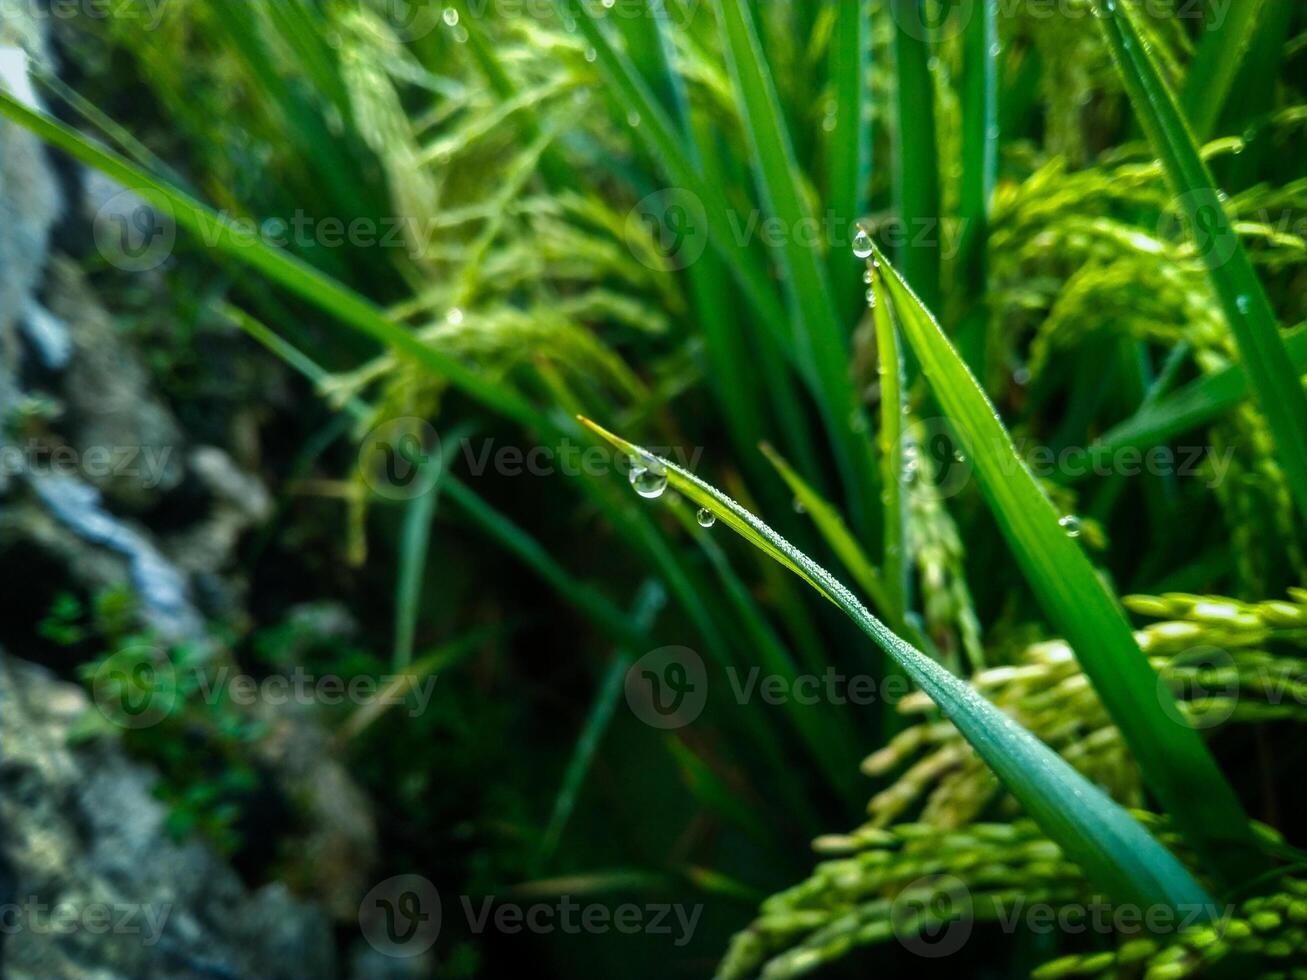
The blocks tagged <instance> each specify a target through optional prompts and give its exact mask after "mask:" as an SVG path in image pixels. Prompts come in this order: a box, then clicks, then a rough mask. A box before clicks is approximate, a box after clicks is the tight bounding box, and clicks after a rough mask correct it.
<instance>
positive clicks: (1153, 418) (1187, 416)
mask: <svg viewBox="0 0 1307 980" xmlns="http://www.w3.org/2000/svg"><path fill="white" fill-rule="evenodd" d="M1284 346H1285V349H1286V350H1287V351H1288V352H1289V361H1290V363H1292V364H1293V369H1294V370H1295V371H1297V372H1298V373H1300V374H1301V373H1304V372H1307V323H1304V324H1299V325H1298V326H1297V327H1294V328H1293V329H1292V330H1290V331H1288V332H1287V333H1286V334H1285V335H1284ZM1251 394H1252V391H1251V389H1250V387H1249V382H1248V374H1247V372H1246V371H1245V370H1244V369H1243V366H1242V365H1240V364H1231V365H1230V366H1229V367H1227V368H1225V369H1223V370H1221V371H1218V372H1216V373H1215V374H1209V375H1206V376H1204V377H1202V378H1199V379H1198V380H1196V381H1191V382H1190V383H1189V384H1188V385H1186V386H1185V387H1183V388H1181V389H1180V390H1179V391H1176V392H1174V393H1173V394H1171V395H1169V396H1168V397H1166V398H1163V399H1160V400H1158V401H1156V402H1152V403H1150V404H1147V405H1145V406H1144V407H1143V408H1141V409H1140V411H1138V412H1136V413H1135V414H1134V415H1133V416H1131V417H1130V418H1128V419H1126V420H1125V421H1124V422H1122V423H1121V424H1120V425H1118V426H1116V427H1115V428H1112V429H1110V430H1109V431H1107V432H1106V433H1104V434H1103V435H1102V436H1101V437H1100V438H1099V439H1098V440H1097V441H1096V442H1095V443H1094V445H1093V446H1092V447H1091V451H1092V452H1115V451H1116V450H1119V449H1122V448H1125V447H1127V446H1137V447H1138V448H1140V449H1149V448H1151V447H1153V446H1156V445H1158V444H1159V443H1163V442H1166V441H1167V440H1168V439H1171V438H1172V437H1174V436H1178V435H1182V434H1183V433H1185V432H1188V431H1190V430H1192V429H1196V428H1198V427H1199V426H1201V425H1205V424H1206V423H1208V422H1212V421H1215V420H1216V419H1218V418H1220V417H1221V416H1222V415H1224V414H1225V413H1226V412H1228V411H1230V409H1232V408H1234V407H1235V406H1236V405H1238V404H1240V403H1241V402H1243V401H1244V400H1245V399H1247V398H1248V397H1249V396H1250V395H1251Z"/></svg>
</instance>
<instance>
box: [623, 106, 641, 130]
mask: <svg viewBox="0 0 1307 980" xmlns="http://www.w3.org/2000/svg"><path fill="white" fill-rule="evenodd" d="M626 124H627V125H628V126H630V127H631V128H632V129H636V128H637V127H639V125H640V113H638V112H636V111H635V110H634V109H632V110H631V111H630V112H628V113H627V114H626Z"/></svg>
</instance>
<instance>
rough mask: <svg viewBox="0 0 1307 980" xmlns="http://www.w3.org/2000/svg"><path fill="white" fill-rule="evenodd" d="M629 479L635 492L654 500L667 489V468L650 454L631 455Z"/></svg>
mask: <svg viewBox="0 0 1307 980" xmlns="http://www.w3.org/2000/svg"><path fill="white" fill-rule="evenodd" d="M630 480H631V486H632V487H634V488H635V492H636V493H638V494H639V495H640V496H641V497H645V498H646V499H649V500H654V499H655V498H657V497H661V496H662V495H663V491H664V490H666V489H667V468H666V467H665V466H663V464H662V463H660V462H658V460H656V459H654V458H653V457H652V456H632V457H631V474H630Z"/></svg>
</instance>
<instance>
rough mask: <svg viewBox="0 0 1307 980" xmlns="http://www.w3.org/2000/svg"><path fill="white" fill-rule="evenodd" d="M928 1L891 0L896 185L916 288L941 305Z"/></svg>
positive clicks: (907, 266)
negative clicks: (894, 82)
mask: <svg viewBox="0 0 1307 980" xmlns="http://www.w3.org/2000/svg"><path fill="white" fill-rule="evenodd" d="M926 7H927V5H926V4H924V3H922V2H921V0H890V3H889V11H890V15H891V17H892V19H893V21H894V72H895V80H896V83H897V84H896V85H895V95H896V101H895V110H896V117H897V118H896V124H895V127H894V140H895V142H894V146H895V172H894V191H895V197H896V200H897V203H898V209H899V219H900V220H901V221H902V222H903V229H902V230H903V247H902V249H900V251H899V261H900V262H902V263H903V271H904V273H905V274H906V275H907V277H908V281H909V282H911V283H912V286H913V288H914V289H916V290H917V292H918V293H920V294H921V296H922V297H923V298H924V299H925V301H926V302H927V303H929V304H930V305H931V307H932V308H934V309H938V308H939V298H940V291H939V289H940V285H939V283H940V269H939V244H938V243H939V237H940V233H941V228H940V225H939V222H940V221H941V219H942V214H941V204H940V186H939V145H938V143H937V139H936V136H937V134H936V131H935V81H934V77H933V75H932V74H931V71H930V41H929V39H928V37H927V36H926V35H927V34H928V27H927V14H926V13H925V10H926Z"/></svg>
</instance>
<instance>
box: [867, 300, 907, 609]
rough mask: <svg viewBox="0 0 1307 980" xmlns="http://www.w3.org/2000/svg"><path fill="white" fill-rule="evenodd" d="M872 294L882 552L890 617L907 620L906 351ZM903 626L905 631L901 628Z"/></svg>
mask: <svg viewBox="0 0 1307 980" xmlns="http://www.w3.org/2000/svg"><path fill="white" fill-rule="evenodd" d="M868 296H869V297H871V298H872V310H871V318H872V321H873V322H874V324H875V328H876V354H877V359H878V369H879V372H880V432H879V433H878V438H879V439H880V466H881V476H880V480H881V491H880V496H881V500H882V501H883V502H884V505H885V517H884V542H885V549H884V557H883V559H882V562H881V570H882V574H883V580H884V582H885V592H886V599H887V600H888V601H889V604H890V605H889V610H890V613H889V619H890V622H891V623H893V624H899V625H902V624H906V623H907V617H908V596H909V588H910V586H909V580H908V570H909V567H910V561H909V554H908V547H909V541H908V502H907V497H906V496H905V495H904V492H903V481H904V480H905V479H906V477H907V467H906V461H905V459H904V452H903V450H904V447H903V430H904V416H905V415H906V414H907V410H908V403H907V393H906V391H905V390H904V384H903V352H902V350H901V349H900V348H899V335H898V331H897V330H896V329H895V327H894V321H893V319H892V318H891V317H890V312H889V308H888V306H887V304H885V303H878V302H875V296H876V293H875V292H874V291H872V292H869V293H868ZM899 632H903V630H902V629H900V630H899Z"/></svg>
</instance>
